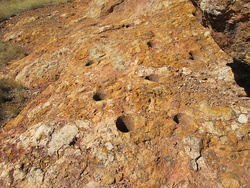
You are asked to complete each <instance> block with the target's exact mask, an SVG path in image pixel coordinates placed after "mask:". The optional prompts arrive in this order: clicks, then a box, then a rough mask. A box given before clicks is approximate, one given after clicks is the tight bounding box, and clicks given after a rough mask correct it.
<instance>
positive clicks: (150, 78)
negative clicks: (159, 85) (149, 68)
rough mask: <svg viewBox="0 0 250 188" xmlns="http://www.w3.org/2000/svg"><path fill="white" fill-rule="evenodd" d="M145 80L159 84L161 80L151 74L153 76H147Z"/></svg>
mask: <svg viewBox="0 0 250 188" xmlns="http://www.w3.org/2000/svg"><path fill="white" fill-rule="evenodd" d="M145 79H146V80H149V81H153V82H158V81H159V79H160V78H159V76H158V75H156V74H151V75H148V76H145Z"/></svg>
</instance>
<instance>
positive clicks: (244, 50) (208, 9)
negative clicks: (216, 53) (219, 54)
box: [191, 0, 250, 63]
mask: <svg viewBox="0 0 250 188" xmlns="http://www.w3.org/2000/svg"><path fill="white" fill-rule="evenodd" d="M191 1H192V2H193V3H194V5H196V7H198V9H200V10H201V12H203V13H204V15H203V18H202V15H198V14H197V16H198V17H200V20H201V22H203V24H205V25H206V24H208V25H210V26H211V27H212V29H213V32H212V36H213V37H214V39H215V41H216V42H217V43H218V44H219V45H220V47H221V48H222V49H223V50H225V51H226V52H227V53H229V54H230V55H231V56H232V57H234V58H235V59H238V60H241V61H245V62H247V63H250V42H249V41H250V19H249V18H250V2H249V0H221V1H217V0H191Z"/></svg>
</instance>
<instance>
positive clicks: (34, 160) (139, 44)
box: [0, 0, 250, 187]
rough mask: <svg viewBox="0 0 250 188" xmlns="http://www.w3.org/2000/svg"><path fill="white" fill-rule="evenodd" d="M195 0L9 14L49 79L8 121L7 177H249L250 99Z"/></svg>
mask: <svg viewBox="0 0 250 188" xmlns="http://www.w3.org/2000/svg"><path fill="white" fill-rule="evenodd" d="M195 11H196V9H195V7H194V6H193V4H192V3H191V2H190V1H188V0H168V1H164V0H161V1H153V0H149V1H142V0H140V1H132V0H128V1H123V0H105V1H98V0H88V1H80V0H78V1H74V2H72V3H69V4H62V5H57V6H51V7H47V8H42V9H37V10H33V11H29V12H25V13H23V14H20V15H18V16H16V17H14V18H12V19H10V20H7V21H5V22H2V23H1V24H0V25H1V30H0V33H1V35H0V36H1V40H2V41H4V42H8V43H13V44H18V45H21V46H23V47H24V48H25V49H26V50H27V52H28V55H27V56H25V57H23V58H21V59H17V60H12V61H11V62H9V63H8V65H7V66H5V67H4V68H2V69H1V71H0V77H1V78H12V79H15V80H16V81H17V82H19V83H20V84H22V85H23V86H24V87H25V88H26V89H27V90H32V91H33V90H34V89H36V90H39V92H36V93H35V94H34V95H33V96H35V97H34V99H33V100H32V101H30V102H29V103H28V104H27V105H26V106H25V107H24V108H23V109H22V111H21V112H20V113H19V115H18V116H17V117H16V118H14V119H12V120H11V121H9V122H8V123H7V124H6V125H5V126H4V127H3V128H1V133H0V140H1V148H0V156H1V158H0V185H1V187H248V185H249V174H250V166H249V164H250V161H249V160H250V158H249V150H250V135H249V131H250V121H249V118H250V108H249V107H250V102H249V98H248V97H247V96H248V94H247V92H246V91H244V89H243V88H241V87H239V86H238V85H237V84H236V82H235V80H234V73H233V72H232V70H231V67H229V66H228V63H232V62H233V60H232V58H231V57H229V56H228V55H227V54H226V53H225V52H224V51H222V50H221V49H220V47H219V46H218V45H217V44H216V43H215V42H214V40H213V38H212V37H211V34H210V30H209V29H208V28H204V27H203V26H202V25H201V24H200V22H199V20H197V18H196V17H195V16H194V12H195Z"/></svg>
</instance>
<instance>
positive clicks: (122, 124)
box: [116, 116, 129, 133]
mask: <svg viewBox="0 0 250 188" xmlns="http://www.w3.org/2000/svg"><path fill="white" fill-rule="evenodd" d="M116 128H117V129H118V130H119V131H121V132H123V133H127V132H129V128H128V127H127V125H126V123H125V122H124V117H123V116H122V117H119V118H118V119H117V120H116Z"/></svg>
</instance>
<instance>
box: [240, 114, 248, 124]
mask: <svg viewBox="0 0 250 188" xmlns="http://www.w3.org/2000/svg"><path fill="white" fill-rule="evenodd" d="M238 121H239V122H240V123H247V121H248V118H247V116H246V115H245V114H241V115H240V116H239V118H238Z"/></svg>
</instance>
